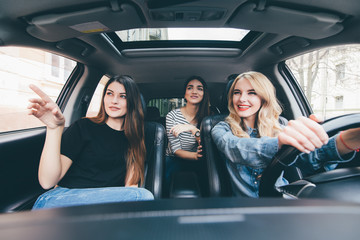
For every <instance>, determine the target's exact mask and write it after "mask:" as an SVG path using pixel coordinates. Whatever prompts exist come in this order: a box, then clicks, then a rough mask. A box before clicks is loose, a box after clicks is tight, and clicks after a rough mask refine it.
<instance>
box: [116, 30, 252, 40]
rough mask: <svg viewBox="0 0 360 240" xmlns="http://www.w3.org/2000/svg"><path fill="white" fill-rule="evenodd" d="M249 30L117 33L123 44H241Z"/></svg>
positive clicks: (130, 31) (126, 31)
mask: <svg viewBox="0 0 360 240" xmlns="http://www.w3.org/2000/svg"><path fill="white" fill-rule="evenodd" d="M248 32H249V30H243V29H236V28H138V29H130V30H123V31H117V32H116V34H117V35H118V36H119V37H120V39H121V41H123V42H137V41H161V40H209V41H237V42H240V41H241V40H242V39H243V38H244V37H245V36H246V34H247V33H248Z"/></svg>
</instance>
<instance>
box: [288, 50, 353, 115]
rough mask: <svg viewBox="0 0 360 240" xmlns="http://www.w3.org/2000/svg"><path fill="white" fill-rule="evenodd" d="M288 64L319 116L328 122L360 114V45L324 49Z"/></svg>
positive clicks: (298, 57) (302, 56)
mask: <svg viewBox="0 0 360 240" xmlns="http://www.w3.org/2000/svg"><path fill="white" fill-rule="evenodd" d="M286 64H287V66H288V67H289V68H290V69H291V71H292V72H293V74H294V75H295V78H296V79H297V81H298V82H299V84H300V86H301V87H302V89H303V91H304V93H305V95H306V97H307V99H308V101H309V103H310V104H311V107H312V109H313V111H314V113H315V114H317V115H319V116H321V117H322V118H324V119H328V118H331V117H335V116H339V115H343V114H348V113H355V112H359V111H360V97H359V90H360V45H343V46H336V47H330V48H325V49H320V50H317V51H314V52H310V53H307V54H304V55H301V56H297V57H295V58H292V59H289V60H287V61H286Z"/></svg>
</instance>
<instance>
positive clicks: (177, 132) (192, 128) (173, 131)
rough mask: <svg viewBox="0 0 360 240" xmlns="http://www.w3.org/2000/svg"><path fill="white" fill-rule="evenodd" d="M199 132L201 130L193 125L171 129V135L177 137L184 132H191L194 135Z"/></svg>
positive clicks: (182, 125) (180, 125) (176, 126)
mask: <svg viewBox="0 0 360 240" xmlns="http://www.w3.org/2000/svg"><path fill="white" fill-rule="evenodd" d="M198 130H199V129H197V128H196V127H195V126H193V125H191V124H178V125H175V126H173V127H172V128H171V129H170V134H173V135H174V136H175V137H178V136H179V135H180V133H182V132H191V133H192V134H193V135H194V134H195V132H196V131H198Z"/></svg>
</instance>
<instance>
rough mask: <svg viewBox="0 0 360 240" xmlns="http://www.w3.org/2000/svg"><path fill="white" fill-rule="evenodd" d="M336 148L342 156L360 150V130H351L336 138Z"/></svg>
mask: <svg viewBox="0 0 360 240" xmlns="http://www.w3.org/2000/svg"><path fill="white" fill-rule="evenodd" d="M336 146H337V149H338V152H339V154H340V155H345V154H347V153H350V152H353V151H354V150H356V149H359V148H360V128H354V129H349V130H346V131H344V132H342V133H341V137H340V134H339V135H338V136H337V138H336Z"/></svg>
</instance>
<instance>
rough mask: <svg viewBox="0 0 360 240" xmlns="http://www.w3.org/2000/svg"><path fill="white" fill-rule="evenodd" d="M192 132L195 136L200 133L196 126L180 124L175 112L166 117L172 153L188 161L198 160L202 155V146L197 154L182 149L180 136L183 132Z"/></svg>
mask: <svg viewBox="0 0 360 240" xmlns="http://www.w3.org/2000/svg"><path fill="white" fill-rule="evenodd" d="M185 131H191V132H194V133H193V134H195V133H196V131H198V129H197V128H196V127H195V126H192V125H190V124H178V122H177V121H176V119H175V117H174V115H173V112H170V113H168V114H167V115H166V132H167V136H168V139H169V144H170V148H171V151H172V152H173V154H174V155H175V156H176V157H179V158H183V159H187V160H198V159H199V158H200V157H202V155H201V151H202V150H201V146H198V149H197V152H190V151H186V150H183V149H181V141H180V139H179V135H180V133H181V132H185Z"/></svg>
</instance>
